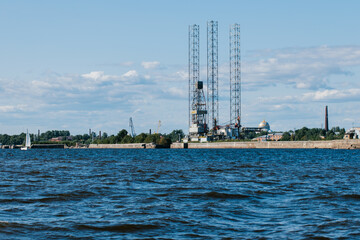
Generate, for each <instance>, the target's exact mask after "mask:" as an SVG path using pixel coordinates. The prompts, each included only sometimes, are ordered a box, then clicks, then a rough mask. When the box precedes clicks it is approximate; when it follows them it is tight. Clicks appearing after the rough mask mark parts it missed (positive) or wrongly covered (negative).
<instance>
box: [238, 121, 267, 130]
mask: <svg viewBox="0 0 360 240" xmlns="http://www.w3.org/2000/svg"><path fill="white" fill-rule="evenodd" d="M241 130H242V131H243V132H255V133H260V132H271V130H270V124H269V123H268V122H266V121H265V120H263V121H262V122H260V123H259V126H258V127H243V128H242V129H241Z"/></svg>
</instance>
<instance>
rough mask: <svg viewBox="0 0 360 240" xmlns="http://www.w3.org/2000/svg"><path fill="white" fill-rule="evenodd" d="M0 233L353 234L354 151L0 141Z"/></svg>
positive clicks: (356, 230) (356, 222)
mask: <svg viewBox="0 0 360 240" xmlns="http://www.w3.org/2000/svg"><path fill="white" fill-rule="evenodd" d="M0 171H1V174H0V238H1V239H153V238H155V239H242V238H244V239H260V238H263V239H267V238H272V239H284V238H285V239H286V238H288V239H313V238H317V239H326V238H331V239H332V238H340V239H341V238H344V239H356V238H357V239H360V151H357V150H354V151H349V150H319V149H318V150H253V149H251V150H233V149H226V150H190V149H189V150H184V149H180V150H170V149H159V150H151V149H137V150H90V149H83V150H35V149H33V150H30V151H19V150H0Z"/></svg>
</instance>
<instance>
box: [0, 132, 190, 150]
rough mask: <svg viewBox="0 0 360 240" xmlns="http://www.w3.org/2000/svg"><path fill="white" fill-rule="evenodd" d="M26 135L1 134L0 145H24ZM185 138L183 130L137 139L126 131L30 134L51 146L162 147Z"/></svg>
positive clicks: (33, 138)
mask: <svg viewBox="0 0 360 240" xmlns="http://www.w3.org/2000/svg"><path fill="white" fill-rule="evenodd" d="M25 136H26V134H25V133H21V134H19V135H12V136H10V135H7V134H0V144H3V145H22V144H24V142H25ZM184 136H185V134H184V132H183V131H182V130H173V131H172V132H171V133H169V134H157V133H156V134H146V133H141V134H139V135H137V136H135V137H132V136H130V135H128V132H127V131H126V130H125V129H122V130H121V131H119V133H118V134H116V135H110V136H109V135H108V134H107V133H103V134H102V136H101V137H100V136H97V135H96V134H95V133H94V132H92V133H91V135H89V134H83V135H75V136H72V135H71V134H70V132H69V131H67V130H65V131H61V130H52V131H47V132H45V133H42V134H40V136H38V135H37V134H30V138H31V141H32V143H33V144H41V143H43V144H45V143H46V144H51V143H60V144H66V145H68V146H74V145H75V144H76V143H79V144H91V143H96V144H115V143H156V144H160V145H170V144H171V143H172V142H176V141H178V140H181V139H182V138H183V137H184ZM52 138H59V139H58V140H57V141H56V142H55V141H50V140H51V139H52Z"/></svg>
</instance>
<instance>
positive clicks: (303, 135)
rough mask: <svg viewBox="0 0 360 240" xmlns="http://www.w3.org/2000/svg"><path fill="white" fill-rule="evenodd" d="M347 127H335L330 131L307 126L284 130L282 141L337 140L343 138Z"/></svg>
mask: <svg viewBox="0 0 360 240" xmlns="http://www.w3.org/2000/svg"><path fill="white" fill-rule="evenodd" d="M344 134H345V129H344V128H340V127H334V128H332V129H331V130H329V131H325V130H324V129H322V128H307V127H303V128H301V129H298V130H295V132H294V131H288V132H284V133H283V136H282V138H281V141H316V140H335V139H343V138H344Z"/></svg>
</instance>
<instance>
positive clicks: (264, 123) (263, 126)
mask: <svg viewBox="0 0 360 240" xmlns="http://www.w3.org/2000/svg"><path fill="white" fill-rule="evenodd" d="M259 128H262V129H264V130H268V131H269V130H270V124H269V123H268V122H266V121H265V120H264V121H262V122H261V123H260V124H259Z"/></svg>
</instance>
